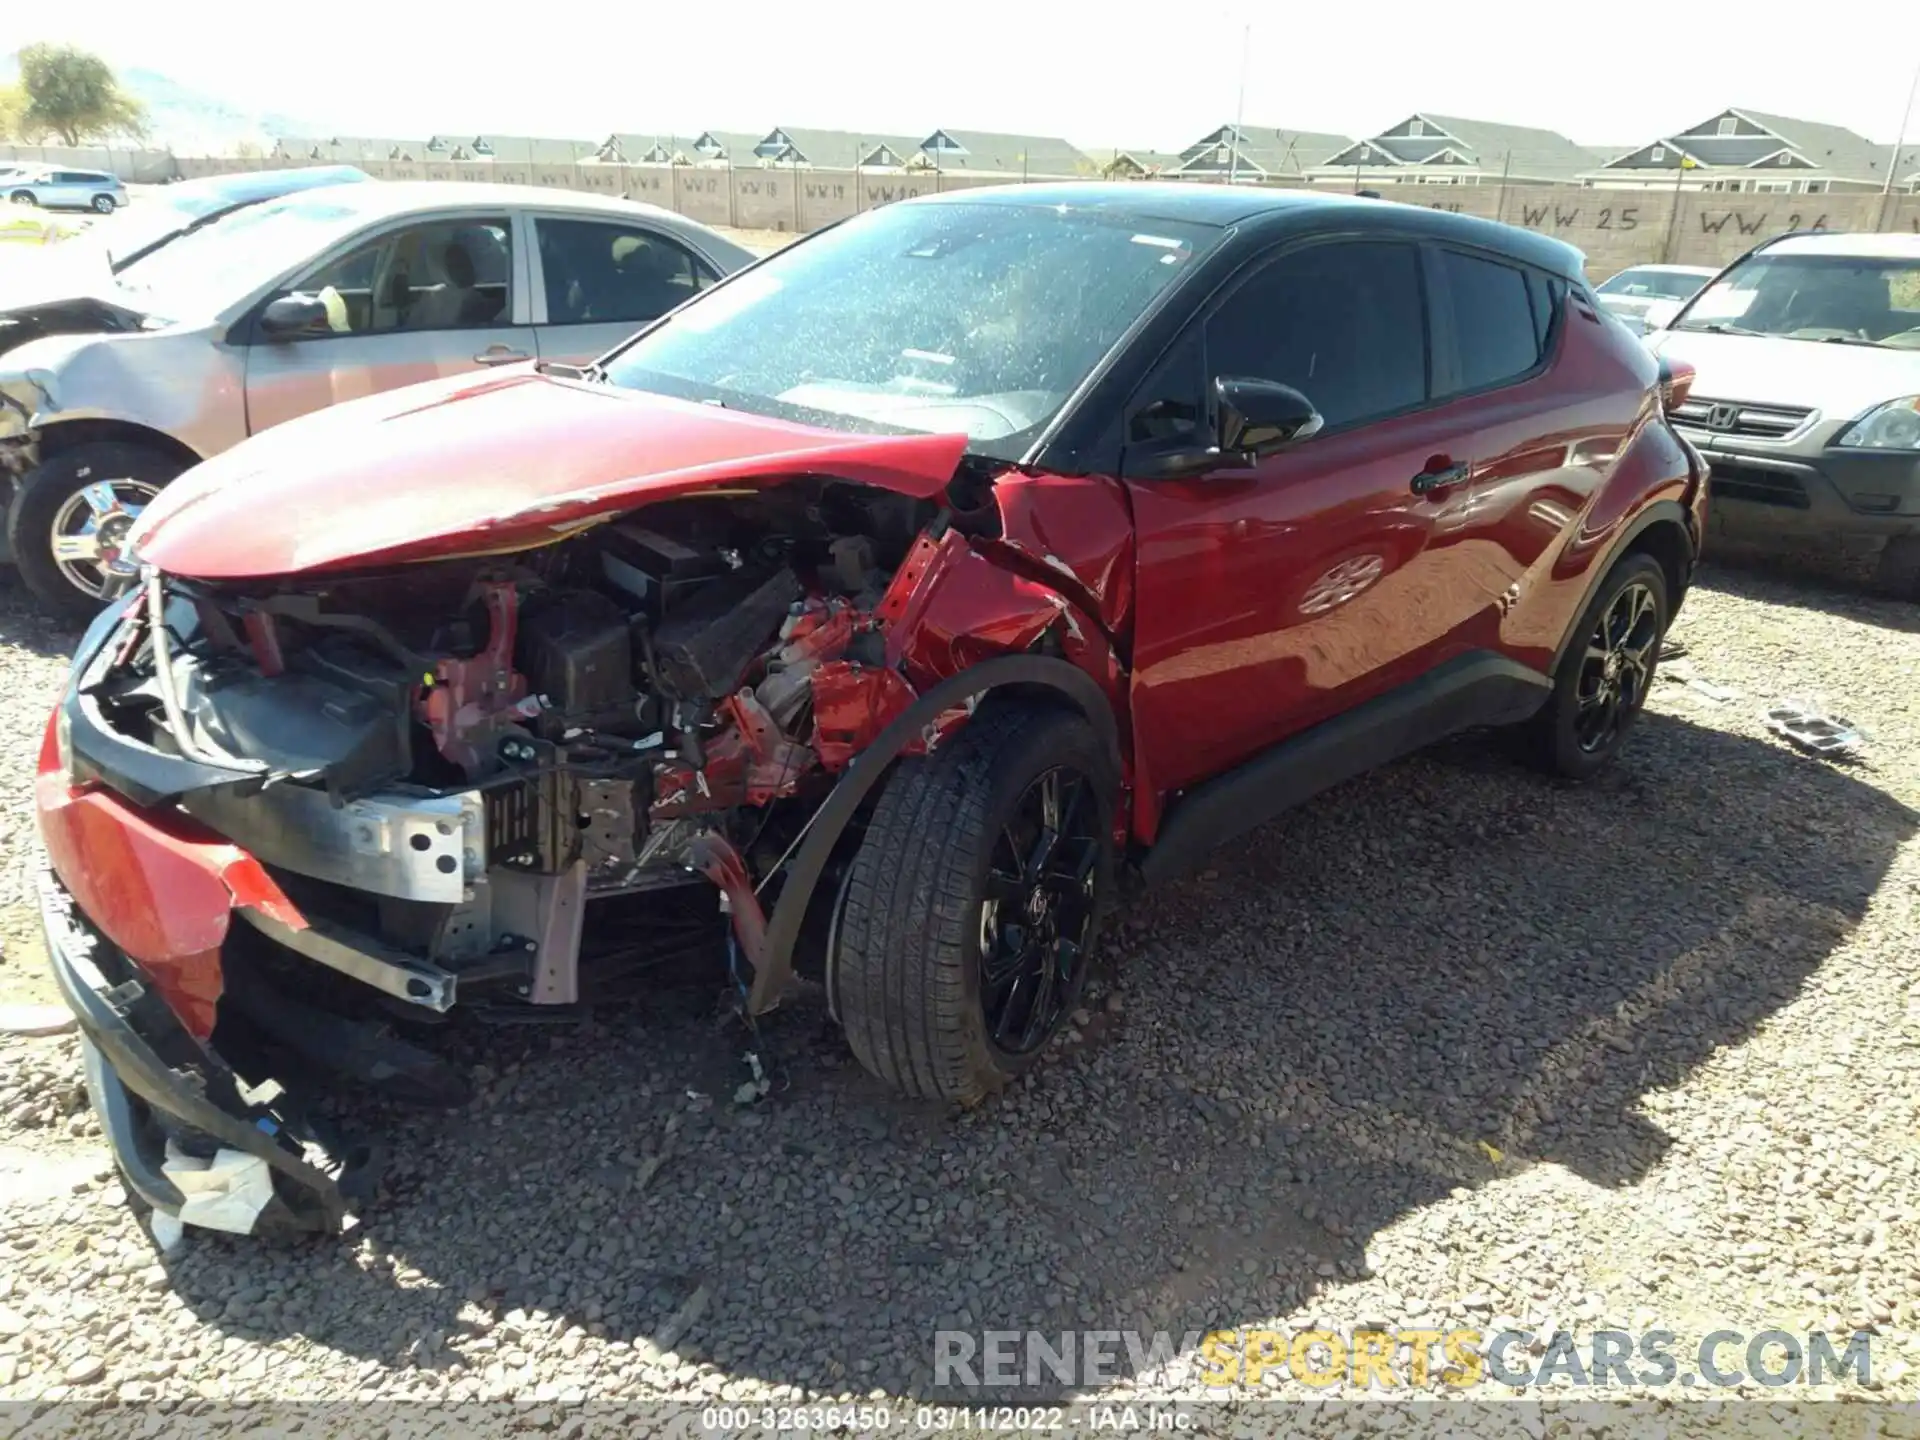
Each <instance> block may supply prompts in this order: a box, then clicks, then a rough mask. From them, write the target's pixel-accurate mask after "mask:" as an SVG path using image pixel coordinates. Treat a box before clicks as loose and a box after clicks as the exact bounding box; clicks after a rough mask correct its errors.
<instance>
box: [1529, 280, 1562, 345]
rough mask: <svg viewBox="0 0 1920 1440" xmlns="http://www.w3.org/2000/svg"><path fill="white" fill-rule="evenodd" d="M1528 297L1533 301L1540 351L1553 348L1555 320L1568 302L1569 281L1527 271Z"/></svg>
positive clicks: (1534, 325)
mask: <svg viewBox="0 0 1920 1440" xmlns="http://www.w3.org/2000/svg"><path fill="white" fill-rule="evenodd" d="M1527 298H1528V299H1529V300H1531V301H1532V302H1533V333H1534V336H1535V338H1536V339H1537V340H1538V341H1539V345H1540V353H1541V354H1542V355H1544V354H1546V353H1547V351H1548V350H1549V349H1551V348H1552V341H1553V322H1554V321H1555V320H1557V319H1558V318H1559V316H1560V312H1561V311H1562V310H1563V309H1565V308H1566V304H1567V282H1566V281H1564V280H1562V279H1561V278H1560V277H1559V276H1557V275H1542V274H1540V273H1539V272H1538V271H1529V272H1527Z"/></svg>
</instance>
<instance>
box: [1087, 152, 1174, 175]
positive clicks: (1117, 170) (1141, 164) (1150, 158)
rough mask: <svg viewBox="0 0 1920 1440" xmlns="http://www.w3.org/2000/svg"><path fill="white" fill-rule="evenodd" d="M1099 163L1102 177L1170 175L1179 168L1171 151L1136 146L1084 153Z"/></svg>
mask: <svg viewBox="0 0 1920 1440" xmlns="http://www.w3.org/2000/svg"><path fill="white" fill-rule="evenodd" d="M1085 153H1086V154H1088V155H1090V156H1092V157H1093V158H1094V159H1095V160H1097V161H1099V162H1100V173H1101V174H1102V175H1163V174H1164V175H1170V174H1172V173H1173V172H1174V171H1175V170H1178V169H1179V168H1180V156H1179V155H1178V154H1176V153H1175V152H1173V151H1171V150H1146V149H1142V148H1140V147H1138V146H1135V147H1133V148H1130V149H1129V148H1117V149H1113V150H1107V149H1095V150H1089V151H1086V152H1085Z"/></svg>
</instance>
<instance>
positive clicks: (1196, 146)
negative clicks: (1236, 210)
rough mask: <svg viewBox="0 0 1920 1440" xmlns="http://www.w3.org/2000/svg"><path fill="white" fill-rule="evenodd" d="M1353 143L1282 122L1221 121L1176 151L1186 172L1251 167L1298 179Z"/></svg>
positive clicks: (1273, 176) (1238, 170)
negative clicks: (1228, 123)
mask: <svg viewBox="0 0 1920 1440" xmlns="http://www.w3.org/2000/svg"><path fill="white" fill-rule="evenodd" d="M1352 143H1353V141H1352V139H1351V138H1350V137H1348V136H1345V135H1333V134H1329V133H1328V132H1326V131H1322V130H1289V129H1287V128H1286V127H1285V126H1282V125H1241V126H1239V127H1238V128H1236V127H1234V126H1232V125H1222V126H1220V127H1218V128H1217V129H1214V130H1209V131H1208V132H1207V133H1206V134H1205V135H1202V136H1201V137H1200V138H1199V139H1198V140H1196V141H1194V142H1193V144H1191V145H1189V146H1188V147H1187V148H1186V149H1185V150H1183V151H1181V152H1180V161H1181V164H1180V168H1181V170H1182V171H1183V172H1185V173H1187V174H1206V175H1216V174H1226V173H1228V172H1232V173H1236V174H1239V173H1245V172H1247V171H1251V172H1253V173H1254V174H1256V175H1259V176H1262V177H1267V178H1271V179H1275V180H1283V179H1299V178H1301V177H1302V176H1304V175H1305V174H1306V172H1307V171H1308V170H1311V169H1312V168H1313V167H1314V166H1316V165H1322V164H1325V163H1326V161H1327V159H1328V158H1329V157H1330V156H1333V155H1336V154H1338V153H1339V152H1340V151H1342V150H1345V149H1346V148H1347V147H1348V146H1350V145H1351V144H1352Z"/></svg>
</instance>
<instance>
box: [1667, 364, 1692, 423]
mask: <svg viewBox="0 0 1920 1440" xmlns="http://www.w3.org/2000/svg"><path fill="white" fill-rule="evenodd" d="M1691 393H1693V366H1691V365H1689V364H1688V363H1687V362H1686V361H1684V360H1669V359H1668V358H1667V357H1666V356H1664V355H1662V356H1661V357H1660V408H1661V409H1663V410H1665V411H1666V412H1667V414H1669V415H1671V414H1673V412H1674V411H1675V410H1677V409H1679V408H1680V407H1681V406H1682V405H1684V404H1685V403H1686V400H1687V396H1688V395H1690V394H1691Z"/></svg>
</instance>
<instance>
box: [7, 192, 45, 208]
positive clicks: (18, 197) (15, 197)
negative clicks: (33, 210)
mask: <svg viewBox="0 0 1920 1440" xmlns="http://www.w3.org/2000/svg"><path fill="white" fill-rule="evenodd" d="M7 198H8V199H9V200H11V201H13V203H14V204H16V205H38V204H39V203H40V201H39V200H38V199H37V198H36V197H35V195H34V193H33V192H32V191H31V190H16V191H14V192H13V194H11V195H9V196H8V197H7Z"/></svg>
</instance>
